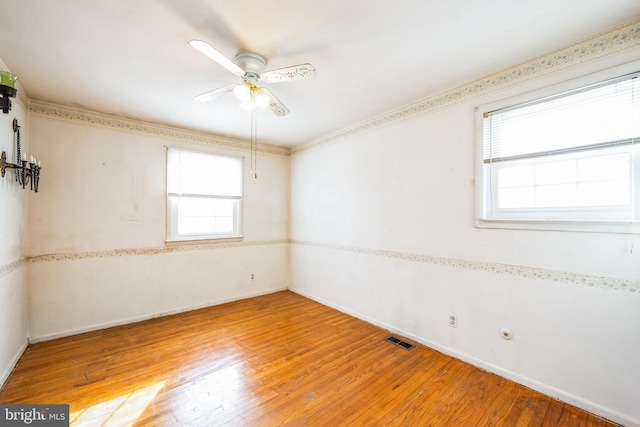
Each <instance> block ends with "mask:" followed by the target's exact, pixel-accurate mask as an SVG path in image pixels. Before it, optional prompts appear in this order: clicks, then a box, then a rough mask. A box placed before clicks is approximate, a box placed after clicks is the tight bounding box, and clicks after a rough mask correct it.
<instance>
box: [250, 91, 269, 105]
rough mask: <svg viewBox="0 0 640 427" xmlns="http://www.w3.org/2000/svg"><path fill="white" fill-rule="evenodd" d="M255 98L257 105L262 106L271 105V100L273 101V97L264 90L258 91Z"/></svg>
mask: <svg viewBox="0 0 640 427" xmlns="http://www.w3.org/2000/svg"><path fill="white" fill-rule="evenodd" d="M253 100H254V101H255V103H256V106H258V107H260V108H267V107H268V106H269V102H271V97H270V96H269V95H267V94H266V93H264V92H262V91H258V92H257V93H256V94H255V95H254V97H253Z"/></svg>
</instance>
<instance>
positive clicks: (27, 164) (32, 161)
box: [0, 119, 42, 193]
mask: <svg viewBox="0 0 640 427" xmlns="http://www.w3.org/2000/svg"><path fill="white" fill-rule="evenodd" d="M13 133H14V134H15V140H16V158H17V160H16V163H9V162H7V152H6V151H3V152H2V156H0V173H1V175H2V178H4V175H5V173H6V170H7V169H13V172H14V173H15V177H16V182H17V183H18V185H21V186H22V188H23V189H24V188H26V187H27V185H28V186H29V187H30V188H31V189H32V190H33V191H35V192H36V193H37V192H38V184H39V183H40V170H41V169H42V167H41V162H40V161H39V160H38V159H36V158H35V157H33V156H30V157H29V161H27V154H26V153H22V155H21V153H20V125H19V124H18V119H13Z"/></svg>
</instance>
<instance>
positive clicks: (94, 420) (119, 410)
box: [69, 381, 166, 427]
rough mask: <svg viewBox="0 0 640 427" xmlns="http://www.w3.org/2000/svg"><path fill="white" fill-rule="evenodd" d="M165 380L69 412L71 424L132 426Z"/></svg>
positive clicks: (78, 426) (114, 426)
mask: <svg viewBox="0 0 640 427" xmlns="http://www.w3.org/2000/svg"><path fill="white" fill-rule="evenodd" d="M165 382H166V381H159V382H157V383H155V384H152V385H150V386H147V387H145V388H141V389H140V390H136V391H134V392H132V393H129V394H125V395H123V396H118V397H116V398H114V399H111V400H109V401H107V402H102V403H98V404H96V405H93V406H90V407H88V408H85V409H82V410H80V411H75V412H72V413H71V414H70V417H69V418H70V421H71V425H72V426H75V427H80V426H109V427H116V426H123V427H124V426H132V425H133V424H134V423H135V422H136V420H137V419H138V418H139V417H140V415H142V413H143V412H144V410H145V409H146V408H147V406H148V405H149V403H151V401H152V400H153V398H154V397H155V396H156V394H158V392H159V391H160V390H161V389H162V387H164V384H165Z"/></svg>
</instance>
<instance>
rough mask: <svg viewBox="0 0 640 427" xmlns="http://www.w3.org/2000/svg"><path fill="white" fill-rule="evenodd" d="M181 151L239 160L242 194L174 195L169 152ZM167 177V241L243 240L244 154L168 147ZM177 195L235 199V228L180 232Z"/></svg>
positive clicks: (171, 242)
mask: <svg viewBox="0 0 640 427" xmlns="http://www.w3.org/2000/svg"><path fill="white" fill-rule="evenodd" d="M172 150H173V151H179V152H186V153H193V154H198V155H206V156H213V157H220V158H226V159H233V160H237V161H238V162H239V164H240V177H239V179H240V189H241V194H240V196H226V195H199V194H187V193H185V194H180V195H173V196H172V193H170V192H169V152H170V151H172ZM165 160H166V167H165V173H166V179H165V193H166V196H165V197H166V241H165V242H166V243H167V244H175V243H189V242H192V243H203V242H206V241H220V240H242V239H243V234H242V222H243V221H242V219H243V210H242V206H243V200H244V156H237V155H230V154H226V153H220V152H214V151H205V150H198V149H190V148H180V147H169V146H167V147H166V157H165ZM176 197H178V198H179V197H188V198H201V199H214V200H235V201H236V203H234V206H233V216H232V217H233V230H232V231H231V232H229V233H190V234H182V235H180V234H179V233H178V219H179V205H178V203H175V200H176Z"/></svg>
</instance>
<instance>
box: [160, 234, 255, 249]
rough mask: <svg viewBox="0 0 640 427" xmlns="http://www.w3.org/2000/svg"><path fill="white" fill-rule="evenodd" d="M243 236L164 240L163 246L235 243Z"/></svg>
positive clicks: (241, 239) (240, 240)
mask: <svg viewBox="0 0 640 427" xmlns="http://www.w3.org/2000/svg"><path fill="white" fill-rule="evenodd" d="M243 240H244V236H239V237H221V238H218V239H193V240H166V241H165V242H164V244H165V246H168V247H171V246H185V245H209V244H213V243H235V242H242V241H243Z"/></svg>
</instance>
